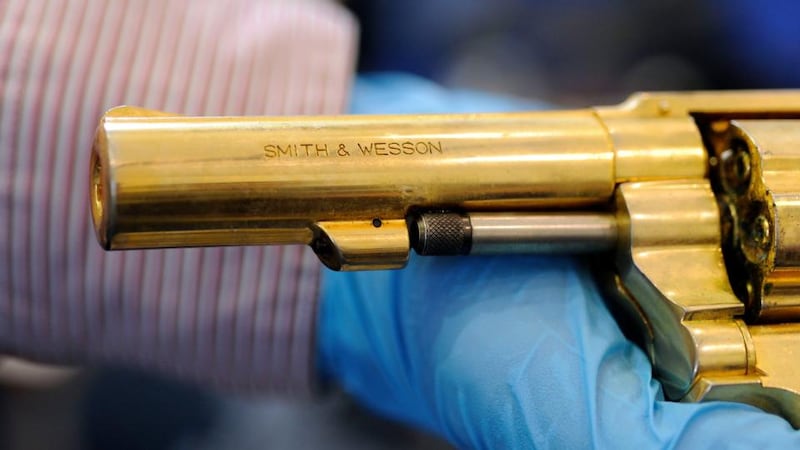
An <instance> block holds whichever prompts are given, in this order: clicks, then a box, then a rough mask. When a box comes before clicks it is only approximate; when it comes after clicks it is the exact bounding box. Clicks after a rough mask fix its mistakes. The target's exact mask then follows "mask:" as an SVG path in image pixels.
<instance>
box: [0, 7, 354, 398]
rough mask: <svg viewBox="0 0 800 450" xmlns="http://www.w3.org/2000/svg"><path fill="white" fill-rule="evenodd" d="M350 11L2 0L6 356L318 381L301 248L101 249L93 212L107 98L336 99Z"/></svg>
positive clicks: (200, 105) (237, 381)
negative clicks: (95, 160) (91, 159)
mask: <svg viewBox="0 0 800 450" xmlns="http://www.w3.org/2000/svg"><path fill="white" fill-rule="evenodd" d="M355 38H356V25H355V23H354V21H353V19H352V18H351V17H350V16H349V15H348V13H347V12H345V11H344V10H343V9H341V8H340V7H339V6H337V5H335V4H333V3H326V2H323V1H313V0H305V1H301V0H283V1H266V0H260V1H247V0H237V1H228V2H220V1H214V0H127V1H126V0H96V1H95V0H5V1H3V0H0V353H7V354H20V355H24V356H27V357H31V358H35V359H40V360H50V361H62V362H64V361H78V362H84V361H89V362H103V363H116V364H124V365H128V366H139V367H142V368H146V369H148V370H160V371H162V372H165V373H169V374H172V375H177V376H180V377H182V378H184V379H189V380H193V381H198V382H203V383H211V384H216V385H220V386H225V387H236V388H254V389H270V390H281V391H285V392H286V391H288V392H299V391H300V390H302V389H304V388H307V387H308V386H309V383H310V382H311V381H313V379H312V377H313V356H314V355H313V352H314V335H313V334H314V326H315V323H314V321H315V314H316V304H317V294H318V293H317V290H318V277H319V270H320V265H319V263H318V261H317V259H316V257H315V256H314V255H313V253H311V252H310V251H308V250H307V249H305V248H302V247H282V248H225V249H194V250H167V251H148V252H138V251H134V252H121V253H105V252H103V251H102V250H101V249H100V247H99V246H98V245H97V243H96V242H95V239H94V236H93V234H92V229H91V224H90V218H89V213H88V194H87V173H88V155H89V151H90V148H91V142H92V138H93V133H94V128H95V125H96V123H97V119H98V118H99V116H100V115H101V114H102V112H103V111H104V110H105V109H107V108H110V107H112V106H115V105H120V104H131V105H139V106H144V107H148V108H155V109H162V110H166V111H171V112H178V113H185V114H198V115H203V114H206V115H212V114H215V115H216V114H228V115H234V114H249V115H263V114H312V113H313V114H330V113H337V112H341V111H342V109H343V107H344V105H345V102H346V93H347V90H348V88H349V83H350V81H351V73H352V70H353V64H354V49H355Z"/></svg>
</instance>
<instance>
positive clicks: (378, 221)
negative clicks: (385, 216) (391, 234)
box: [372, 217, 383, 228]
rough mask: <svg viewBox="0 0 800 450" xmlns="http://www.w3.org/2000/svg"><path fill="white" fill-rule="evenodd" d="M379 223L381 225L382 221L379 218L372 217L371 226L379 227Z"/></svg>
mask: <svg viewBox="0 0 800 450" xmlns="http://www.w3.org/2000/svg"><path fill="white" fill-rule="evenodd" d="M381 225H383V222H382V221H381V219H378V218H377V217H376V218H374V219H372V226H373V227H375V228H380V227H381Z"/></svg>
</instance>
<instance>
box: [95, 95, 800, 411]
mask: <svg viewBox="0 0 800 450" xmlns="http://www.w3.org/2000/svg"><path fill="white" fill-rule="evenodd" d="M91 164H92V170H91V172H90V173H91V180H90V184H91V187H90V196H91V198H92V201H91V205H92V217H93V219H94V223H95V229H96V232H97V237H98V239H99V241H100V243H101V245H103V246H104V247H105V248H107V249H126V248H153V247H181V246H206V245H263V244H305V245H311V247H312V248H313V249H314V250H315V251H316V252H317V254H318V255H319V256H320V259H321V260H322V262H323V263H325V264H326V265H327V266H328V267H331V268H333V269H336V270H362V269H379V268H380V269H383V268H397V267H402V266H403V265H404V264H405V262H406V260H407V258H408V252H409V248H410V247H411V246H412V245H416V244H415V242H419V239H420V238H419V236H418V234H419V233H421V232H422V231H424V233H422V234H423V235H425V236H426V239H427V234H426V233H428V232H430V236H431V239H432V240H431V242H430V243H431V245H434V244H435V247H436V248H437V249H443V251H447V252H451V253H459V252H461V253H464V252H466V253H468V252H469V250H470V249H472V248H475V249H477V250H476V253H480V251H479V250H480V249H481V248H484V249H489V251H490V252H497V251H500V252H509V253H514V252H518V251H523V252H525V251H541V250H542V249H549V251H574V250H576V249H577V250H580V251H583V250H587V251H596V252H599V254H598V255H597V257H596V259H597V260H598V261H600V263H599V264H597V267H598V268H599V269H598V277H599V279H601V280H604V283H603V284H605V285H606V286H608V288H609V289H608V292H609V297H608V298H609V302H610V307H611V309H612V310H613V311H614V312H615V314H616V315H617V317H618V321H619V323H620V325H621V327H622V328H623V329H625V331H626V333H627V335H628V336H630V337H631V338H633V339H635V340H636V341H637V342H638V343H639V345H640V346H641V347H642V348H643V349H644V350H645V351H646V352H647V354H648V355H649V357H650V358H651V360H652V361H653V364H654V371H655V374H656V376H657V377H658V379H659V380H660V381H661V382H662V384H663V386H664V391H665V393H666V395H667V397H668V398H670V399H672V400H676V401H678V400H680V401H707V400H731V401H740V402H745V403H750V404H752V405H755V406H758V407H760V408H762V409H764V410H765V411H769V412H773V413H776V414H780V415H782V416H783V417H785V418H786V419H787V420H789V421H790V422H791V423H792V425H793V426H795V427H800V382H799V381H798V380H800V362H798V361H799V360H798V359H797V358H796V353H797V352H800V181H798V180H800V178H798V177H800V91H773V92H761V91H742V92H693V93H643V94H636V95H633V96H632V97H631V98H629V99H628V100H627V101H626V102H624V103H622V104H621V105H619V106H612V107H597V108H593V109H586V110H578V111H567V112H536V113H513V114H465V115H418V116H374V117H371V116H351V117H299V118H285V117H280V118H279V117H255V118H254V117H209V118H200V117H180V116H174V115H170V114H166V113H161V112H156V111H148V110H143V109H139V108H131V107H122V108H117V109H114V110H111V111H109V112H108V113H107V114H106V116H104V118H103V119H102V120H101V123H100V126H99V128H98V132H97V137H96V140H95V145H94V150H93V152H92V162H91ZM437 214H438V215H439V216H437ZM420 215H424V217H426V218H427V217H431V218H432V219H431V220H433V219H434V218H435V219H436V220H440V223H441V224H444V225H443V227H444V228H437V229H435V230H434V229H433V228H430V229H429V228H425V229H420V227H419V226H416V229H415V230H416V233H417V234H414V233H412V236H411V237H410V236H409V227H411V228H412V231H414V227H415V224H418V223H419V222H418V221H417V220H416V219H418V218H419V217H421V216H420ZM428 215H430V216H428ZM471 216H472V217H474V218H475V222H474V229H473V222H470V220H469V217H471ZM575 218H580V220H579V221H577V222H576V220H577V219H575ZM426 220H427V219H426ZM426 220H423V221H422V222H423V223H428V222H427V221H426ZM553 220H556V221H559V220H560V221H561V222H563V223H561V222H559V223H558V224H554V222H553ZM431 223H433V222H431ZM578 225H580V226H578ZM448 227H451V228H452V229H453V233H454V235H453V236H455V235H457V238H458V239H455V240H448V238H450V237H453V236H451V235H444V236H442V235H441V234H440V233H442V232H445V233H446V232H447V230H448V229H450V228H448ZM537 227H538V228H537ZM559 227H561V228H562V229H558V228H559ZM570 227H573V228H570ZM442 230H445V231H442ZM536 230H540V231H536ZM612 230H613V231H612ZM532 233H533V234H532ZM537 233H538V234H537ZM548 233H550V234H548ZM575 233H578V234H577V235H576V234H575ZM573 237H574V240H575V241H576V242H586V243H588V244H586V245H583V244H581V245H578V246H575V245H571V242H569V241H570V239H573ZM411 238H413V239H411ZM559 239H560V241H559ZM415 240H416V241H415ZM425 244H426V245H424V246H422V247H423V248H428V247H427V244H428V242H427V241H426V242H425ZM590 244H591V245H590ZM482 246H483V247H482ZM610 247H613V249H611V250H609V249H610ZM431 248H433V247H431ZM570 249H572V250H570ZM611 261H613V263H612V264H609V262H611Z"/></svg>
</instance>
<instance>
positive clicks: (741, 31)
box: [0, 0, 800, 450]
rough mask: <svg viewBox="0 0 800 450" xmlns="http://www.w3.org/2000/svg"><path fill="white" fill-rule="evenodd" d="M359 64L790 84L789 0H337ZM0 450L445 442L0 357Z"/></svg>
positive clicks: (653, 86)
mask: <svg viewBox="0 0 800 450" xmlns="http://www.w3.org/2000/svg"><path fill="white" fill-rule="evenodd" d="M344 4H345V6H346V7H348V8H350V9H351V11H352V12H353V13H354V14H355V15H356V16H357V17H358V19H359V22H360V24H361V45H360V59H359V64H358V70H359V71H361V72H385V71H397V72H406V73H413V74H417V75H419V76H422V77H426V78H429V79H432V80H434V81H436V82H438V83H440V84H442V85H444V86H446V87H450V88H455V89H471V90H479V91H487V92H492V93H497V94H503V95H510V96H516V97H522V98H528V99H539V100H545V101H547V102H549V103H552V104H554V105H558V106H561V107H570V106H589V105H595V104H609V103H617V102H619V101H621V100H622V99H624V98H625V97H626V96H627V95H628V94H629V93H631V92H632V91H636V90H686V89H734V88H789V87H794V88H798V87H800V27H798V25H797V24H798V23H800V2H796V1H794V0H777V1H772V2H748V1H745V0H729V1H727V2H712V1H709V0H703V1H698V0H691V1H690V0H662V1H659V2H655V1H634V0H611V1H590V0H565V1H561V2H545V1H542V0H538V1H535V0H351V1H348V2H345V3H344ZM0 448H2V449H26V450H28V449H49V448H58V449H79V448H86V449H108V448H115V449H149V450H160V449H239V450H247V449H257V448H278V449H283V448H310V449H314V448H326V449H330V448H348V449H359V448H365V449H366V448H389V449H392V448H398V449H399V448H416V449H442V448H449V446H448V445H447V444H446V443H444V442H443V441H441V440H439V439H437V438H435V437H432V436H429V435H426V434H424V433H421V432H419V431H416V430H411V429H408V428H406V427H404V426H402V425H400V424H396V423H392V422H390V421H387V420H384V419H381V418H378V417H375V416H373V415H372V414H370V413H369V412H367V411H365V410H363V409H362V408H360V407H359V406H358V405H357V404H356V403H355V402H354V401H352V400H351V399H349V398H348V397H347V396H346V395H344V394H341V393H332V394H331V395H329V396H327V397H324V398H322V399H319V400H316V401H312V402H292V401H284V400H275V399H253V398H251V397H248V398H247V399H242V398H235V397H227V396H220V395H218V394H213V393H211V392H208V391H205V390H203V389H201V388H198V387H194V386H187V385H182V384H178V383H176V382H174V381H172V380H167V379H161V378H157V377H154V376H152V375H148V374H143V373H137V372H133V371H129V370H123V369H117V368H104V369H93V370H84V371H77V370H68V369H54V368H44V367H39V366H31V365H28V364H25V363H22V362H19V361H16V360H12V359H9V358H6V359H0Z"/></svg>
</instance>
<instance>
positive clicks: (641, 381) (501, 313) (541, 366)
mask: <svg viewBox="0 0 800 450" xmlns="http://www.w3.org/2000/svg"><path fill="white" fill-rule="evenodd" d="M353 106H354V108H353V109H354V110H355V112H359V113H367V112H374V113H379V112H380V113H384V112H412V111H413V112H433V111H444V110H447V111H452V110H459V111H464V110H472V111H487V110H497V109H506V110H509V109H515V108H518V107H524V106H528V107H530V106H531V105H530V104H528V105H525V104H523V103H520V102H513V101H509V100H507V99H497V98H490V97H486V96H483V95H473V94H470V93H464V92H460V93H448V92H445V91H443V90H441V89H440V88H438V87H436V86H435V85H432V84H430V83H427V82H424V81H421V80H417V79H413V78H409V77H393V76H383V77H372V78H367V79H361V80H359V82H358V83H357V85H356V89H355V99H354V105H353ZM323 289H324V296H323V304H322V307H321V310H320V330H319V337H318V338H319V348H320V367H321V370H322V371H323V375H324V376H325V377H327V378H329V379H331V380H335V381H336V382H338V383H340V384H341V385H343V386H344V388H345V389H346V390H347V391H349V392H350V393H352V394H353V395H355V396H356V397H358V398H359V399H360V400H361V401H363V402H364V403H365V404H366V405H368V406H369V407H370V408H372V409H374V410H375V411H378V412H380V413H382V414H385V415H387V416H390V417H393V418H396V419H399V420H402V421H405V422H409V423H412V424H415V425H417V426H419V427H423V428H426V429H428V430H431V431H433V432H434V433H437V434H440V435H442V436H444V437H445V438H447V439H448V440H450V441H451V442H452V443H453V444H455V445H456V446H458V447H462V448H468V447H470V448H534V447H543V448H548V447H550V448H590V447H595V448H614V449H619V448H635V449H642V448H664V447H668V448H671V447H687V448H711V447H713V448H737V447H741V448H764V447H769V446H773V447H776V448H786V447H788V446H794V447H797V446H800V435H798V433H797V432H794V431H793V430H792V429H791V427H790V426H789V425H788V424H787V422H785V421H784V420H783V419H781V418H779V417H777V416H772V415H768V414H765V413H763V412H761V411H759V410H757V409H755V408H752V407H749V406H746V405H740V404H731V403H705V404H678V403H671V402H665V401H663V395H662V392H661V388H660V385H659V384H658V382H656V381H654V380H653V378H652V376H651V367H650V364H649V361H648V360H647V358H646V356H645V355H644V354H643V353H642V352H641V351H640V350H639V349H638V348H637V347H636V346H634V345H633V344H631V343H630V342H628V341H627V340H626V339H625V338H624V337H623V335H622V333H621V332H620V330H619V328H618V327H617V325H616V323H615V322H614V320H613V319H612V317H611V316H610V314H609V312H608V311H607V309H606V307H605V305H604V303H603V301H602V299H601V298H600V296H599V294H598V291H597V288H596V287H595V285H594V284H593V282H592V278H591V276H590V274H589V273H588V270H587V268H586V267H584V265H583V263H582V262H581V261H580V260H576V259H571V258H567V257H440V258H433V257H413V256H412V258H411V261H410V263H409V266H408V267H407V268H406V269H405V270H399V271H386V272H360V273H333V272H330V271H326V272H325V274H324V284H323Z"/></svg>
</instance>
